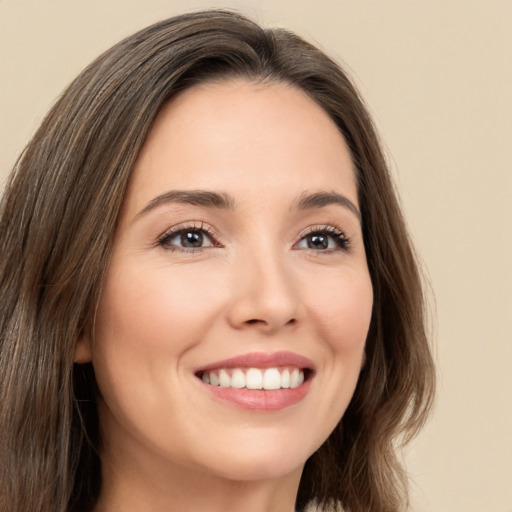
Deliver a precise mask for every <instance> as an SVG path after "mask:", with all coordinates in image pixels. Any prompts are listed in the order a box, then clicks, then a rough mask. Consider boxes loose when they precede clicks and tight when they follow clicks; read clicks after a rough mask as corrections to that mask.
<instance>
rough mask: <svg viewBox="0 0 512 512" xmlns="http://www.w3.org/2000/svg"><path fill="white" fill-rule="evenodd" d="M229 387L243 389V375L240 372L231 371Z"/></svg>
mask: <svg viewBox="0 0 512 512" xmlns="http://www.w3.org/2000/svg"><path fill="white" fill-rule="evenodd" d="M231 387H232V388H238V389H240V388H245V374H244V372H243V371H242V370H240V369H238V368H237V369H236V370H233V374H232V375H231Z"/></svg>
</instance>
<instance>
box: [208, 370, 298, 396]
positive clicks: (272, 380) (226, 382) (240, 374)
mask: <svg viewBox="0 0 512 512" xmlns="http://www.w3.org/2000/svg"><path fill="white" fill-rule="evenodd" d="M201 380H202V381H203V382H204V383H205V384H210V385H212V386H220V387H223V388H236V389H241V388H247V389H266V390H269V391H271V390H276V389H287V388H297V387H299V386H300V385H301V384H302V383H303V382H304V371H303V370H299V368H267V369H265V370H260V369H259V368H248V369H241V368H233V369H232V370H228V369H225V368H221V369H219V370H214V371H213V370H212V371H209V372H204V373H203V374H202V376H201Z"/></svg>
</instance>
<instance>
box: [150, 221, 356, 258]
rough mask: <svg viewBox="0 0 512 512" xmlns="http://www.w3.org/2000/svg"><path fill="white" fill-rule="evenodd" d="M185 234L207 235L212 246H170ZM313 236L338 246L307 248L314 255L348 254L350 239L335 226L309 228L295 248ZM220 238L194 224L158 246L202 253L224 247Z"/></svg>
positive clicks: (173, 231) (174, 232)
mask: <svg viewBox="0 0 512 512" xmlns="http://www.w3.org/2000/svg"><path fill="white" fill-rule="evenodd" d="M185 233H201V235H202V236H204V235H206V238H207V239H208V240H209V241H210V243H211V245H208V246H206V247H179V246H177V245H170V244H169V242H170V241H171V240H173V239H174V238H176V237H177V236H180V235H182V234H185ZM311 235H318V236H322V235H327V236H328V237H329V238H331V239H332V240H334V243H335V244H336V247H334V248H333V247H330V248H329V247H327V248H325V249H314V248H311V247H307V248H305V249H308V250H309V251H312V252H314V253H317V254H320V253H327V254H329V253H332V252H335V251H340V250H341V251H344V252H347V251H348V250H349V248H350V243H351V242H350V239H349V238H348V237H347V236H346V235H345V233H344V232H343V231H341V230H340V229H338V228H337V227H335V226H331V225H323V226H313V227H311V228H308V230H306V231H305V232H303V233H301V235H300V239H299V241H298V242H297V243H296V244H295V245H294V248H296V247H297V246H298V245H299V244H300V243H302V242H304V241H305V239H306V237H308V236H311ZM218 238H219V237H218V236H217V235H216V233H215V232H214V230H213V229H212V228H211V227H210V226H208V225H205V224H204V223H203V222H200V223H192V224H189V225H182V226H178V227H173V228H171V229H170V230H168V231H166V232H165V233H163V234H162V235H160V236H159V237H158V242H157V245H158V246H161V247H163V248H164V249H166V250H169V251H172V252H174V251H181V252H187V253H193V252H198V251H201V250H202V249H205V248H209V247H222V244H220V243H219V242H218ZM297 249H300V247H297Z"/></svg>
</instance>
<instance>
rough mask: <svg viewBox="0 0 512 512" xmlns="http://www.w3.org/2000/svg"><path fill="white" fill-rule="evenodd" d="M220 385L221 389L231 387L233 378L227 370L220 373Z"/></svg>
mask: <svg viewBox="0 0 512 512" xmlns="http://www.w3.org/2000/svg"><path fill="white" fill-rule="evenodd" d="M219 384H220V387H221V388H229V387H231V378H230V377H229V375H228V372H227V371H226V370H221V371H220V372H219Z"/></svg>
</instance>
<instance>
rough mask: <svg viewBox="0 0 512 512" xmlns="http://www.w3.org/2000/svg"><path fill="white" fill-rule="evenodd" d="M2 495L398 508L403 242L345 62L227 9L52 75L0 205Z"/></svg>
mask: <svg viewBox="0 0 512 512" xmlns="http://www.w3.org/2000/svg"><path fill="white" fill-rule="evenodd" d="M0 240H1V242H0V243H1V255H2V267H1V281H0V283H1V284H0V286H1V293H2V304H3V308H2V315H1V343H2V345H1V359H0V368H1V370H0V371H1V399H0V403H1V408H2V410H1V420H0V421H1V431H2V483H1V496H2V500H3V501H2V510H12V511H16V512H21V511H26V510H31V511H32V510H33V511H45V512H46V511H48V512H49V511H52V512H54V511H56V510H58V511H62V512H64V511H92V510H94V511H96V512H98V511H107V512H108V511H113V510H123V511H130V510H155V511H156V510H158V511H160V510H200V509H208V510H220V509H222V510H231V509H233V510H234V509H236V510H240V509H244V510H251V511H260V510H261V511H263V510H283V511H287V510H290V511H291V510H294V509H295V510H304V509H305V508H306V507H307V506H309V505H317V506H318V507H319V508H320V509H324V510H330V509H336V508H340V507H342V508H343V509H344V510H347V511H353V512H356V511H368V510H371V511H372V512H375V511H398V510H404V509H406V508H407V492H406V490H407V489H406V479H405V475H404V472H403V470H402V468H401V466H400V464H399V462H398V460H397V457H396V453H395V449H396V443H397V441H404V440H405V441H407V440H408V439H410V438H411V437H412V436H413V435H414V434H415V433H416V432H417V430H418V429H419V428H420V427H421V425H422V424H423V422H424V420H425V417H426V414H427V411H428V409H429V406H430V403H431V399H432V394H433V365H432V359H431V355H430V351H429V347H428V342H427V339H426V335H425V326H424V316H423V296H422V288H421V282H420V278H419V275H418V269H417V265H416V262H415V257H414V254H413V251H412V249H411V244H410V242H409V239H408V235H407V232H406V229H405V226H404V222H403V219H402V216H401V213H400V209H399V206H398V203H397V199H396V197H395V193H394V190H393V187H392V184H391V180H390V177H389V174H388V171H387V169H386V164H385V160H384V158H383V155H382V152H381V150H380V147H379V144H378V140H377V137H376V134H375V130H374V128H373V126H372V123H371V121H370V119H369V116H368V114H367V112H366V110H365V107H364V106H363V104H362V102H361V100H360V99H359V97H358V95H357V93H356V91H355V89H354V88H353V86H352V85H351V83H350V81H349V80H348V78H347V76H346V75H345V74H344V73H343V71H342V70H341V69H340V68H339V67H338V66H337V65H336V64H335V63H333V62H332V61H331V60H330V59H329V58H328V57H327V56H325V55H324V54H323V53H322V52H320V51H319V50H318V49H316V48H314V47H312V46H311V45H309V44H308V43H306V42H304V41H303V40H301V39H300V38H298V37H297V36H295V35H293V34H291V33H289V32H286V31H284V30H263V29H261V28H260V27H258V26H257V25H255V24H254V23H253V22H251V21H249V20H247V19H246V18H244V17H242V16H240V15H238V14H235V13H232V12H224V11H208V12H198V13H194V14H187V15H184V16H180V17H176V18H173V19H170V20H167V21H164V22H161V23H158V24H156V25H153V26H151V27H149V28H147V29H145V30H143V31H141V32H139V33H137V34H135V35H134V36H132V37H129V38H127V39H126V40H124V41H122V42H121V43H119V44H118V45H116V46H114V47H113V48H112V49H110V50H109V51H107V52H106V53H105V54H103V55H102V56H101V57H99V58H98V59H97V60H96V61H95V62H94V63H92V64H91V65H90V66H89V67H88V68H87V69H85V70H84V71H83V73H82V74H81V75H80V76H79V77H78V78H77V79H76V80H75V81H74V82H73V83H72V84H71V85H70V87H69V88H68V89H67V90H66V91H65V92H64V94H63V95H62V96H61V98H60V99H59V100H58V102H57V104H56V105H55V106H54V107H53V109H52V110H51V111H50V113H49V114H48V116H47V117H46V119H45V120H44V121H43V123H42V126H41V128H40V129H39V130H38V132H37V133H36V135H35V136H34V138H33V140H32V141H31V142H30V143H29V145H28V146H27V148H26V150H25V151H24V153H23V154H22V156H21V157H20V159H19V161H18V163H17V165H16V167H15V170H14V172H13V174H12V177H11V180H10V182H9V183H8V186H7V189H6V192H5V196H4V199H3V202H2V211H1V220H0Z"/></svg>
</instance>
